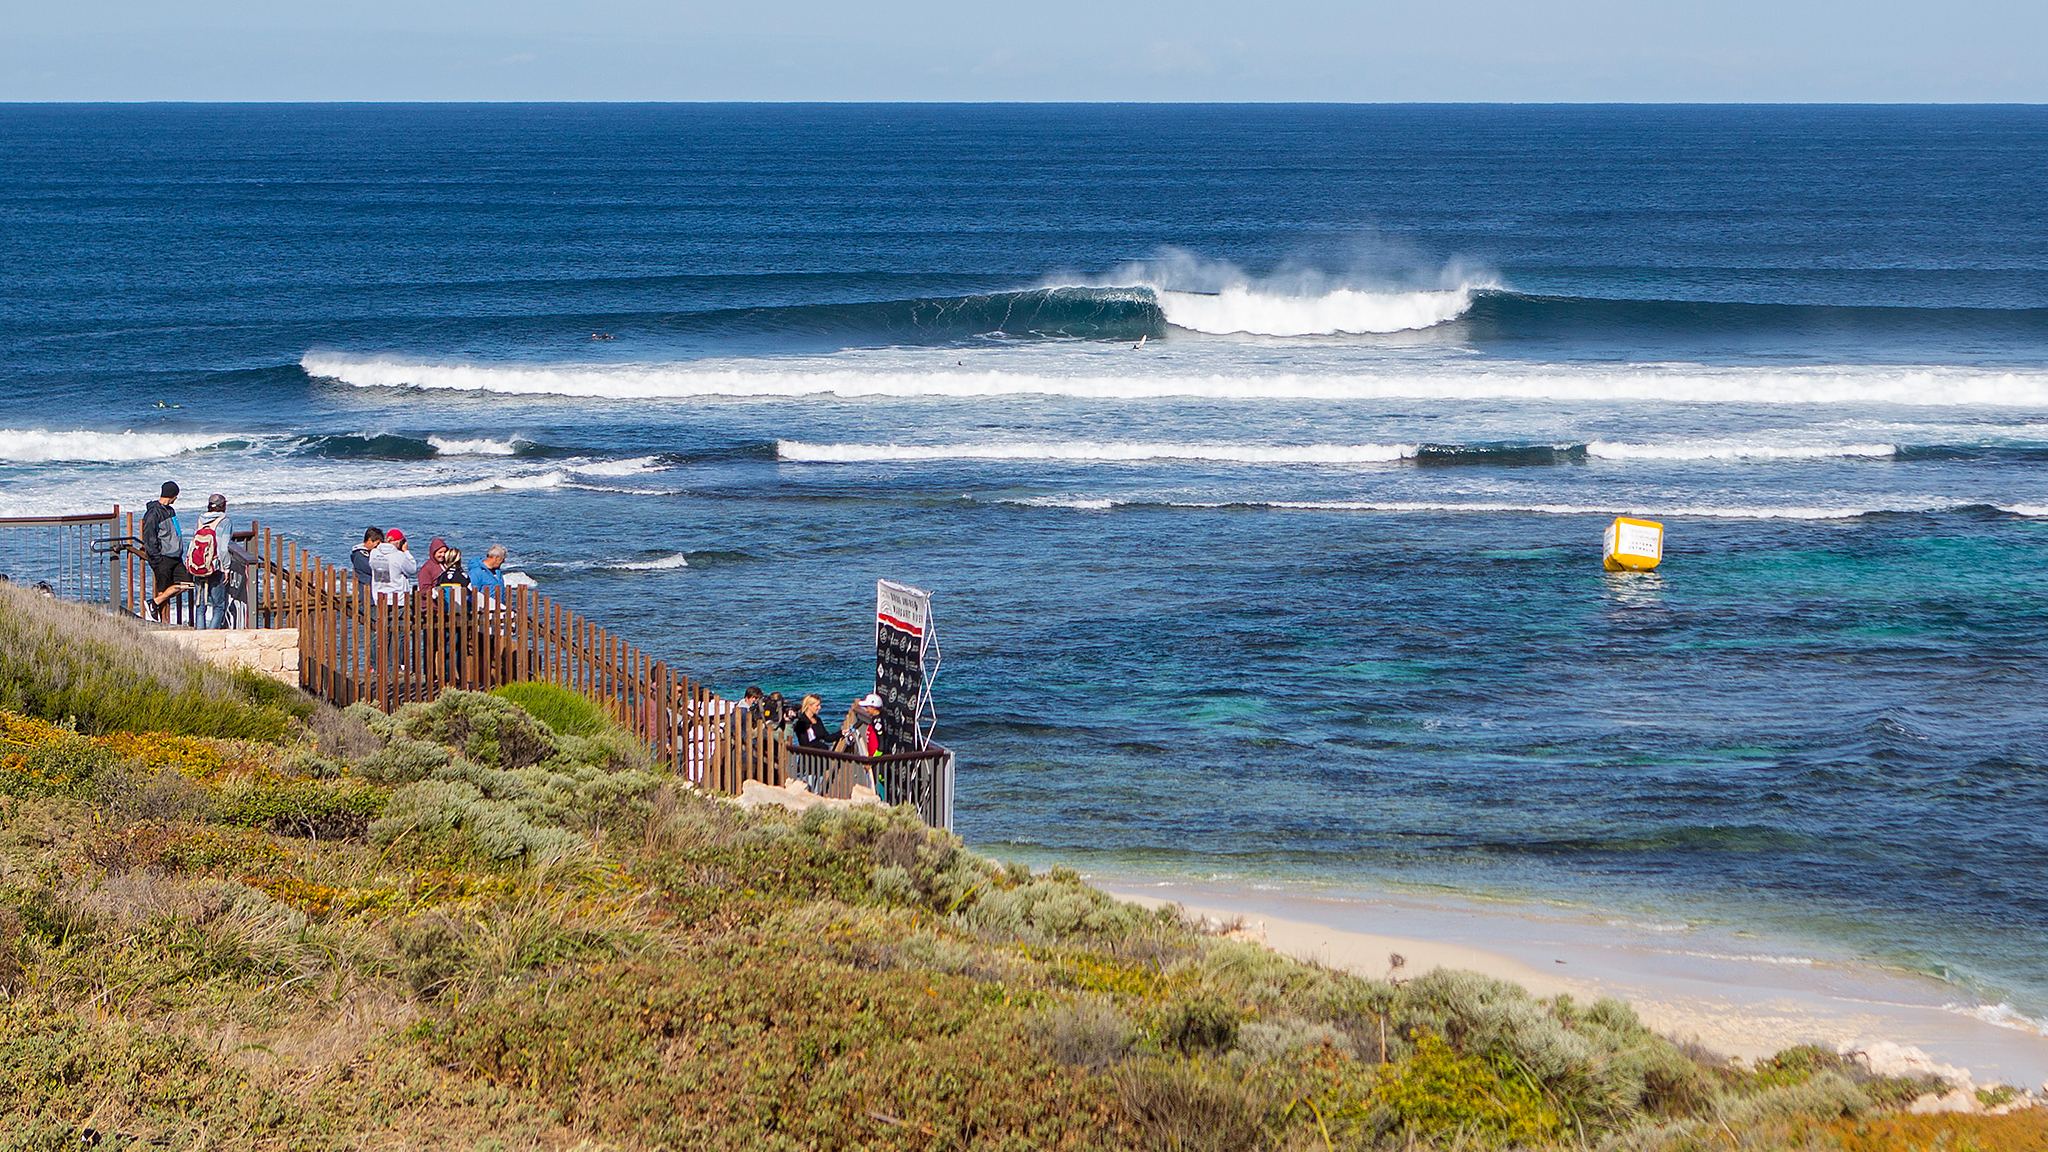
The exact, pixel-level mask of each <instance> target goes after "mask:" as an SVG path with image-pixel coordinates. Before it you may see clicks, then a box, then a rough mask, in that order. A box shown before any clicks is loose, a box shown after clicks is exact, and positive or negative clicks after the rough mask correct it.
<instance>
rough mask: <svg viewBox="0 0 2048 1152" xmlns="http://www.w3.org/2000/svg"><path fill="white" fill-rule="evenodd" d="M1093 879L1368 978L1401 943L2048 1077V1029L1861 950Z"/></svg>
mask: <svg viewBox="0 0 2048 1152" xmlns="http://www.w3.org/2000/svg"><path fill="white" fill-rule="evenodd" d="M1088 879H1089V882H1090V883H1092V884H1094V885H1095V886H1096V887H1098V888H1101V889H1103V890H1104V891H1107V892H1109V893H1111V894H1113V895H1115V896H1117V897H1119V898H1121V899H1125V900H1132V901H1135V902H1137V903H1140V904H1144V905H1147V906H1157V905H1160V904H1179V905H1181V906H1182V907H1183V908H1184V909H1185V910H1186V911H1187V912H1188V913H1189V914H1191V915H1196V916H1208V917H1213V918H1215V919H1218V920H1222V921H1225V922H1228V921H1230V920H1232V919H1237V918H1242V920H1243V921H1244V924H1245V927H1246V929H1248V930H1249V932H1250V934H1251V935H1253V936H1254V937H1257V938H1259V939H1261V940H1262V941H1263V942H1264V943H1265V944H1266V945H1267V946H1268V947H1271V948H1273V949H1274V950H1275V951H1278V952H1281V953H1283V954H1285V955H1288V956H1292V957H1295V958H1297V959H1302V960H1311V961H1315V962H1317V963H1321V964H1325V965H1328V966H1330V967H1334V968H1344V969H1347V970H1350V971H1353V972H1356V973H1358V974H1360V975H1365V976H1373V977H1379V978H1384V977H1386V976H1387V975H1388V974H1389V972H1390V970H1391V969H1390V965H1389V956H1390V954H1395V953H1398V954H1399V955H1401V956H1402V957H1403V958H1404V960H1405V961H1406V962H1405V964H1403V965H1402V966H1401V968H1400V969H1399V973H1400V974H1405V975H1408V976H1419V975H1422V974H1423V973H1424V972H1427V971H1429V970H1430V969H1432V968H1436V967H1446V968H1465V969H1470V970H1472V971H1476V972H1480V973H1482V974H1484V975H1488V976H1493V977H1496V978H1498V979H1502V980H1508V981H1512V982H1514V983H1517V984H1521V985H1522V986H1523V987H1525V988H1527V989H1528V990H1529V991H1530V993H1531V994H1532V995H1535V996H1538V997H1549V996H1555V995H1558V994H1559V993H1565V994H1569V995H1571V996H1573V997H1574V998H1577V999H1580V1000H1590V999H1593V998H1595V997H1598V996H1613V997H1616V998H1618V999H1621V1000H1624V1001H1627V1002H1628V1003H1629V1004H1630V1005H1631V1006H1632V1007H1634V1008H1635V1010H1636V1012H1637V1013H1638V1015H1640V1016H1641V1017H1642V1019H1643V1021H1644V1022H1645V1023H1646V1024H1648V1025H1650V1026H1651V1027H1652V1028H1654V1029H1656V1030H1657V1031H1659V1032H1662V1033H1665V1034H1666V1035H1670V1036H1672V1037H1674V1038H1676V1039H1679V1040H1695V1041H1697V1042H1699V1043H1700V1044H1702V1045H1704V1046H1706V1047H1707V1048H1709V1049H1712V1050H1714V1051H1717V1052H1720V1053H1722V1054H1724V1055H1728V1056H1739V1057H1743V1058H1745V1059H1754V1058H1756V1057H1760V1056H1768V1055H1771V1054H1772V1053H1775V1052H1778V1051H1781V1050H1783V1049H1785V1048H1788V1047H1791V1046H1793V1045H1796V1044H1819V1045H1822V1046H1824V1047H1827V1048H1830V1049H1843V1048H1845V1046H1846V1048H1849V1049H1873V1048H1877V1047H1880V1046H1882V1045H1884V1044H1887V1043H1889V1044H1893V1045H1898V1046H1900V1047H1904V1048H1917V1049H1919V1050H1921V1051H1922V1052H1924V1053H1925V1054H1926V1056H1927V1057H1929V1058H1931V1060H1932V1061H1934V1062H1935V1063H1937V1064H1942V1065H1949V1066H1951V1068H1952V1069H1958V1070H1965V1071H1967V1073H1968V1074H1969V1077H1970V1079H1971V1080H1972V1081H1973V1082H1974V1083H1975V1084H1976V1085H1977V1086H1979V1087H1982V1086H1984V1085H1988V1084H1991V1083H2006V1084H2012V1085H2014V1086H2016V1087H2019V1088H2024V1089H2029V1090H2035V1091H2041V1090H2044V1081H2048V1035H2042V1034H2040V1033H2038V1032H2036V1031H2034V1030H2032V1029H2024V1030H2022V1029H2020V1028H2015V1027H2011V1026H2004V1025H1999V1024H1995V1023H1992V1022H1991V1021H1989V1020H1987V1019H1984V1018H1982V1017H1981V1016H1978V1015H1972V1014H1971V1012H1970V1010H1969V1009H1968V1008H1967V1007H1964V1006H1959V1005H1958V1004H1957V1000H1958V996H1957V990H1956V989H1955V988H1953V987H1951V986H1949V985H1946V984H1943V983H1941V982H1939V981H1937V980H1934V979H1932V978H1928V977H1920V976H1915V975H1912V974H1909V973H1902V972H1895V971H1891V970H1887V969H1883V968H1880V967H1878V966H1876V965H1874V964H1868V963H1859V962H1856V961H1853V960H1830V959H1823V958H1819V957H1810V956H1791V955H1780V954H1773V953H1771V952H1769V951H1765V950H1760V949H1762V948H1767V946H1768V942H1767V941H1763V940H1759V939H1757V938H1755V937H1747V936H1743V935H1740V934H1735V933H1730V934H1727V935H1726V936H1721V935H1720V934H1717V933H1715V932H1714V931H1712V930H1703V929H1694V928H1687V929H1685V930H1683V931H1674V932H1663V931H1658V930H1656V929H1654V928H1652V927H1650V926H1646V925H1642V924H1634V923H1629V922H1626V921H1622V920H1618V919H1613V918H1602V917H1599V916H1598V915H1596V914H1590V913H1583V912H1580V913H1574V912H1565V911H1561V910H1558V909H1554V908H1547V907H1542V906H1538V905H1531V904H1521V905H1510V904H1501V905H1482V904H1479V903H1477V902H1461V901H1456V900H1455V899H1454V898H1449V897H1446V898H1443V899H1440V900H1436V901H1431V900H1428V899H1425V898H1421V897H1417V896H1415V895H1412V894H1405V893H1391V892H1376V891H1371V890H1366V889H1358V890H1353V891H1347V892H1344V893H1342V894H1334V893H1331V892H1328V891H1323V890H1316V891H1307V890H1303V889H1299V888H1289V887H1286V886H1281V885H1261V886H1259V887H1256V888H1254V887H1248V886H1240V885H1232V884H1219V883H1214V882H1206V881H1194V880H1162V879H1159V878H1158V877H1156V876H1152V877H1143V876H1130V875H1118V874H1106V873H1096V874H1094V875H1091V876H1089V877H1088ZM1744 944H1747V945H1748V948H1747V949H1746V950H1745V949H1744V947H1743V945H1744ZM1951 1078H1953V1077H1951Z"/></svg>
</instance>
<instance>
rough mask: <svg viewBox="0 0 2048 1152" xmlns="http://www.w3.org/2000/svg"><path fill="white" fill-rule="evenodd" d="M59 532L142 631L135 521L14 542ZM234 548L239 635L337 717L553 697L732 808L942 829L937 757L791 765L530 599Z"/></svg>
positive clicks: (249, 533)
mask: <svg viewBox="0 0 2048 1152" xmlns="http://www.w3.org/2000/svg"><path fill="white" fill-rule="evenodd" d="M59 520H61V521H63V522H64V524H63V525H62V527H66V528H68V527H69V526H70V525H71V523H72V522H73V521H77V522H79V523H80V524H81V525H82V527H80V528H79V529H78V530H79V532H81V533H84V534H85V536H89V537H90V539H89V541H88V544H89V548H90V551H91V553H92V555H93V557H94V560H93V564H102V565H105V568H104V570H103V571H104V575H103V576H96V575H93V574H92V573H91V572H88V576H91V577H92V578H93V579H97V580H100V581H101V583H98V584H97V585H95V587H98V588H101V589H104V591H103V592H101V593H100V595H99V598H100V599H102V600H106V601H110V602H111V603H112V606H113V607H114V608H115V610H117V611H122V612H126V613H129V614H131V615H136V616H143V615H146V614H147V606H148V604H149V602H150V600H151V598H152V594H153V593H154V592H155V584H154V582H153V579H152V576H151V573H150V571H149V566H148V565H147V564H146V563H144V562H143V558H142V550H141V547H140V544H141V541H140V539H139V537H137V535H136V532H137V529H138V527H139V525H138V523H137V518H136V516H135V514H134V513H133V512H122V511H121V510H120V509H119V508H116V509H115V510H114V512H113V513H112V514H110V515H105V516H93V517H60V518H53V519H50V520H49V521H48V522H47V523H46V522H45V521H43V520H37V521H35V522H34V523H33V524H31V523H29V522H26V521H24V522H22V523H21V525H20V526H22V527H59V526H60V525H58V521H59ZM233 535H234V544H233V547H234V559H235V562H236V566H237V568H238V570H239V572H240V575H241V577H242V579H243V580H245V581H246V583H245V584H244V585H243V587H245V588H246V597H247V605H248V612H247V614H246V617H245V618H244V619H243V622H244V623H246V624H247V625H249V626H252V627H257V628H296V629H298V632H299V683H300V684H301V685H302V686H303V687H304V688H305V689H306V690H307V691H309V692H311V693H313V694H314V695H316V696H319V697H320V698H322V699H324V700H327V701H330V702H332V703H333V704H335V705H337V706H340V707H347V706H348V705H350V704H354V703H358V702H366V703H369V704H372V705H375V706H376V707H378V708H380V709H382V710H384V711H387V712H388V711H391V710H392V709H394V708H397V707H399V706H400V705H403V704H408V703H413V702H418V701H431V700H434V699H436V698H438V697H439V696H440V695H441V693H442V692H443V691H445V690H447V689H450V688H462V689H469V690H472V691H479V692H488V691H490V690H491V689H493V688H499V687H503V686H505V685H507V684H521V683H535V682H538V683H547V684H559V685H561V686H562V687H564V688H569V689H571V690H573V691H576V692H580V693H582V694H583V695H585V696H588V697H589V698H591V699H592V700H595V701H597V702H599V704H600V705H601V706H603V707H604V708H605V710H606V711H607V712H609V713H610V715H611V717H612V719H613V720H615V721H617V722H618V723H619V725H620V726H622V727H624V728H625V729H626V730H627V731H628V732H631V733H632V734H633V735H634V736H636V737H638V738H639V739H641V740H642V741H645V742H646V744H647V746H648V747H649V748H650V749H651V750H652V751H653V754H654V755H655V757H656V758H657V759H658V760H660V761H661V762H662V763H664V764H665V765H667V766H668V767H669V768H670V769H671V770H672V771H674V772H676V773H677V774H678V775H680V776H682V777H683V778H685V779H687V780H690V781H691V782H693V783H695V784H697V785H698V786H699V787H701V788H704V789H706V790H708V791H713V792H718V793H723V794H726V795H733V794H737V793H738V792H739V791H740V789H741V788H742V787H743V786H744V785H745V784H746V782H747V781H749V780H759V781H762V782H763V783H766V784H776V785H780V784H783V783H784V782H786V780H787V779H788V778H789V777H791V776H798V777H801V778H803V779H805V780H806V781H807V782H808V783H809V785H810V787H811V789H812V790H813V791H815V792H819V793H822V794H825V795H829V796H839V797H845V796H848V795H850V792H851V787H852V785H853V784H855V783H865V784H868V785H870V786H872V787H874V788H876V789H877V791H878V792H879V793H880V795H881V797H882V799H883V800H884V801H885V802H887V803H891V804H910V805H912V806H914V807H915V808H916V809H917V810H918V812H919V813H920V814H921V815H922V816H923V817H924V819H925V821H926V822H927V823H929V824H931V825H933V826H934V827H940V828H950V827H952V824H953V754H952V753H951V752H949V751H947V750H946V749H944V748H942V747H940V746H938V745H936V744H934V745H931V746H930V747H929V748H927V749H925V750H923V751H919V752H905V753H898V754H895V755H889V756H879V757H860V756H854V755H850V754H847V753H840V752H831V751H826V750H822V749H797V750H792V749H791V748H789V747H788V745H787V743H786V733H785V732H784V731H783V730H782V729H778V728H775V727H772V726H770V725H769V724H768V723H767V721H766V719H765V718H764V717H762V716H760V715H759V714H757V713H755V712H753V711H752V710H750V709H747V708H743V707H741V706H740V705H739V704H737V703H735V702H733V701H730V700H726V699H724V698H722V697H720V696H718V695H717V694H716V693H714V692H712V691H710V690H709V689H707V688H705V687H704V686H703V685H702V684H698V683H695V682H693V681H692V680H691V679H690V678H689V677H687V676H684V675H682V674H681V673H678V672H675V671H674V670H672V669H670V668H669V667H668V665H667V664H665V663H663V662H662V661H659V660H656V659H653V658H651V657H650V656H648V654H647V653H646V652H644V651H642V650H641V649H640V648H639V647H637V646H635V645H634V644H633V643H631V642H630V641H628V640H626V639H624V638H623V637H620V636H618V635H617V634H615V633H613V632H611V631H609V630H607V629H605V628H601V627H598V626H596V625H594V624H592V623H591V622H590V621H588V620H586V619H584V618H583V617H581V616H579V615H577V614H576V613H575V612H572V611H570V610H569V609H567V608H565V607H563V606H562V605H561V604H559V603H557V602H555V601H553V600H550V599H549V598H547V597H545V596H541V595H539V594H537V593H536V592H535V591H534V590H533V589H532V588H508V589H505V590H504V594H503V595H502V596H492V595H490V594H488V593H483V592H477V591H474V590H470V589H438V590H436V591H434V592H432V593H423V592H418V591H415V592H414V593H413V594H412V595H410V596H408V597H405V598H404V599H390V598H381V599H380V598H377V597H373V596H371V595H370V594H369V591H368V590H367V589H364V588H362V587H360V586H358V585H357V583H356V579H355V573H354V571H353V570H351V569H343V568H337V567H335V566H334V565H333V564H330V563H328V562H327V561H325V560H323V559H321V558H320V557H318V556H316V555H314V554H313V553H312V552H310V551H307V550H306V549H304V548H301V547H299V546H298V545H296V544H293V543H291V542H289V541H287V540H285V539H284V537H283V536H281V535H278V534H275V533H272V532H271V531H270V530H269V529H268V528H265V527H263V526H262V525H260V524H254V523H252V524H251V525H250V526H249V528H248V529H247V530H245V531H240V532H236V533H234V534H233ZM85 536H82V537H81V539H84V538H85ZM66 539H68V537H67V538H66ZM84 546H85V545H81V547H84ZM85 567H86V568H87V569H91V568H92V564H88V565H86V566H85ZM231 586H232V585H231ZM192 613H193V597H192V594H191V593H189V592H188V593H184V594H182V595H180V596H178V597H175V598H173V599H172V600H170V601H167V602H166V604H165V605H164V608H163V610H162V613H161V615H162V616H163V618H164V620H165V621H166V622H173V623H180V624H189V623H190V622H191V620H192Z"/></svg>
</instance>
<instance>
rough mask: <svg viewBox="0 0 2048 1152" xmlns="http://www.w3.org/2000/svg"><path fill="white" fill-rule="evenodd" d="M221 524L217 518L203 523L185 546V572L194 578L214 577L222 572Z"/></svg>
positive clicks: (194, 531)
mask: <svg viewBox="0 0 2048 1152" xmlns="http://www.w3.org/2000/svg"><path fill="white" fill-rule="evenodd" d="M220 523H221V518H220V517H218V516H216V517H214V518H212V519H210V520H206V521H203V522H202V523H201V524H200V525H199V527H198V528H196V529H194V530H193V532H192V542H191V543H190V544H187V545H186V546H185V570H186V571H187V572H190V573H192V574H193V575H194V576H212V575H214V574H215V573H217V572H219V571H220V532H219V530H218V529H219V528H220Z"/></svg>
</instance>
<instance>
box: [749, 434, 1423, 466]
mask: <svg viewBox="0 0 2048 1152" xmlns="http://www.w3.org/2000/svg"><path fill="white" fill-rule="evenodd" d="M1416 451H1417V446H1416V445H1414V444H1308V445H1301V446H1286V445H1272V446H1267V445H1258V444H1149V443H1127V442H1110V443H1103V442H1096V441H1088V440H1080V441H1068V442H1062V443H1026V444H807V443H805V442H803V441H801V440H778V441H776V443H775V452H776V455H778V456H780V457H781V458H782V459H784V460H790V461H796V462H803V463H863V462H872V461H907V460H1075V461H1110V462H1116V461H1138V460H1210V461H1217V462H1220V463H1236V464H1380V463H1385V462H1387V461H1390V460H1406V459H1408V458H1410V457H1412V456H1414V455H1415V453H1416Z"/></svg>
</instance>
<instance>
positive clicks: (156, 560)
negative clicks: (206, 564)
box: [142, 480, 192, 620]
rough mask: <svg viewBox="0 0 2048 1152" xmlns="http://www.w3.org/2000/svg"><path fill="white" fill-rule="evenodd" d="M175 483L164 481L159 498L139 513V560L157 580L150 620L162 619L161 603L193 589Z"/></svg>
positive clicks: (162, 606) (162, 608)
mask: <svg viewBox="0 0 2048 1152" xmlns="http://www.w3.org/2000/svg"><path fill="white" fill-rule="evenodd" d="M177 502H178V482H177V481H175V480H166V481H164V486H163V489H162V494H161V495H159V496H158V497H157V498H156V499H154V500H151V501H150V502H149V506H148V507H147V508H144V509H143V511H142V559H143V561H144V562H145V563H147V564H148V565H149V571H150V574H151V575H153V576H155V577H156V595H155V596H154V597H152V598H151V600H150V605H149V618H150V619H152V620H155V619H157V618H159V617H161V616H162V615H163V611H164V603H165V601H168V600H169V599H170V598H171V597H173V596H176V595H178V594H179V593H181V592H189V591H191V589H192V574H191V573H190V572H187V571H186V570H185V535H184V533H182V532H180V531H178V513H177V512H176V511H175V510H174V509H173V508H172V505H174V504H176V503H177Z"/></svg>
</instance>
